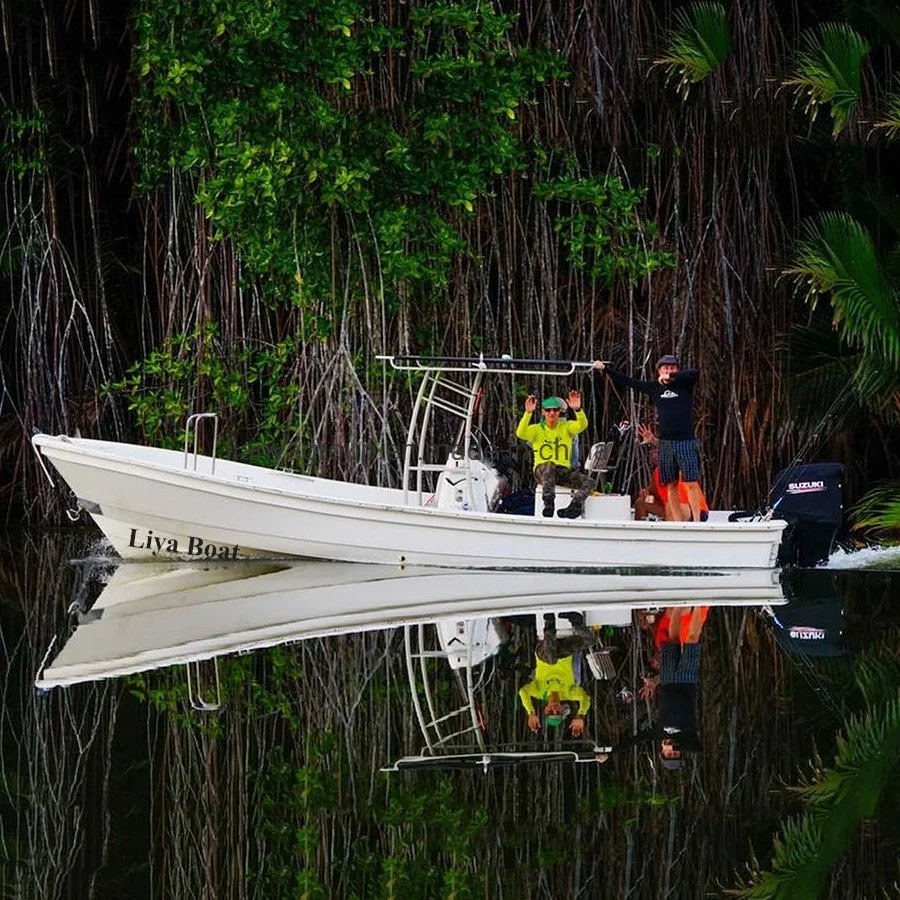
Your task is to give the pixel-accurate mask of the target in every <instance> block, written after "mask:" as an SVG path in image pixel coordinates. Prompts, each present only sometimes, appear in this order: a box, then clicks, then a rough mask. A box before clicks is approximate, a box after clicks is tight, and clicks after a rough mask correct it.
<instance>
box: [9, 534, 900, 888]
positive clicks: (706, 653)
mask: <svg viewBox="0 0 900 900" xmlns="http://www.w3.org/2000/svg"><path fill="white" fill-rule="evenodd" d="M93 541H94V537H93V533H88V532H74V531H57V532H52V533H32V534H22V533H16V534H10V535H7V536H6V538H5V540H4V541H3V542H2V544H3V549H2V558H0V626H2V640H3V652H4V660H5V665H6V668H5V674H6V677H5V679H4V692H3V704H2V709H3V716H2V720H0V721H2V725H0V731H2V744H0V746H2V751H3V756H2V761H3V782H2V784H3V788H2V791H0V808H2V818H0V822H2V842H3V855H2V857H3V862H2V863H0V866H2V868H0V873H2V884H3V891H0V896H4V897H5V896H10V897H23V898H32V897H33V898H41V900H45V898H56V897H60V898H62V897H72V898H84V897H102V898H107V897H117V898H120V897H121V898H128V897H135V898H137V897H179V898H180V897H208V898H220V897H235V898H238V897H241V898H242V897H254V898H257V897H258V898H273V897H304V896H305V897H332V896H333V897H348V898H349V897H359V898H370V897H398V898H405V897H450V896H453V897H469V896H472V897H476V896H477V897H491V898H493V897H508V898H522V897H534V898H544V897H546V898H556V897H560V898H562V897H603V898H605V897H616V898H618V897H635V898H638V897H647V898H656V897H686V898H693V897H702V896H721V895H722V894H723V892H724V890H725V889H726V888H730V887H734V886H736V885H737V884H738V883H739V881H740V879H741V878H742V877H744V876H746V874H747V871H748V869H747V867H748V865H751V864H752V862H753V859H754V856H755V858H756V859H758V860H759V863H760V864H761V865H762V866H763V867H768V866H769V864H770V860H771V856H772V841H773V836H774V834H775V833H776V831H777V829H778V828H779V825H780V823H781V822H782V821H783V820H784V819H785V818H786V817H787V816H789V815H792V814H793V815H796V814H799V813H800V812H802V806H801V804H800V802H799V800H798V799H797V796H796V794H795V793H792V792H790V791H789V790H787V787H788V786H790V785H797V784H799V783H800V782H801V780H802V779H803V778H804V777H807V776H808V775H809V773H810V767H809V762H810V760H813V759H815V758H816V755H817V754H818V756H819V758H820V759H821V761H822V763H823V764H824V765H829V764H830V763H831V762H832V760H833V759H834V753H835V734H836V732H837V731H838V730H839V729H840V728H841V727H842V724H843V723H845V722H846V721H847V719H848V717H851V716H854V715H861V714H863V713H864V712H865V711H866V709H867V700H866V697H865V696H864V695H863V693H862V692H861V691H860V689H859V687H858V678H859V673H860V668H861V667H864V668H865V669H866V671H867V672H868V673H869V675H868V676H867V677H871V673H872V672H873V671H875V672H878V671H881V672H883V673H888V674H886V675H885V677H891V676H890V675H889V673H891V672H894V671H896V668H893V669H892V668H891V666H892V665H894V666H896V657H897V648H898V640H897V635H898V633H900V632H898V629H900V572H898V571H897V569H898V568H900V557H898V556H894V557H891V556H890V555H888V554H884V553H874V554H870V556H871V559H870V560H864V561H866V562H867V563H868V564H869V565H870V566H879V567H880V568H875V567H870V568H853V569H850V568H840V569H838V568H830V569H828V570H826V571H818V572H815V573H811V574H810V573H799V574H798V575H796V576H795V577H792V578H790V579H788V580H787V582H786V590H787V592H788V593H789V594H790V595H792V598H793V599H792V600H791V603H790V604H789V605H788V606H786V607H781V606H779V607H777V608H773V610H772V611H773V612H774V618H773V617H772V616H771V615H769V614H768V613H766V612H764V611H760V610H758V609H748V608H716V609H713V610H712V612H711V613H710V617H709V619H708V621H707V623H706V626H705V629H704V632H703V636H702V639H701V647H702V659H701V668H700V683H699V698H700V699H699V721H700V737H701V741H702V752H699V753H695V754H689V755H686V756H685V763H684V766H683V768H682V769H681V770H680V771H677V772H673V771H669V770H667V769H665V768H664V767H663V766H662V765H661V760H660V758H659V756H658V754H657V749H656V745H655V744H653V743H647V744H642V745H640V746H638V747H637V748H635V749H631V750H622V752H619V753H616V754H614V755H613V756H612V757H611V758H610V759H609V760H608V761H607V762H606V763H604V764H602V765H600V764H597V763H596V762H589V763H581V764H575V763H573V762H559V761H556V762H547V761H545V762H542V763H540V764H537V765H527V766H526V765H517V766H508V767H498V768H496V770H491V771H488V772H484V771H483V770H482V769H479V770H477V771H473V770H466V769H452V768H446V769H438V768H430V769H428V770H422V771H401V772H391V773H388V772H384V771H382V769H383V768H385V767H387V766H389V765H390V764H392V763H393V762H395V761H396V760H398V759H400V758H402V757H405V756H408V755H410V754H416V753H418V752H419V751H420V750H421V748H422V746H423V744H424V739H423V736H422V733H421V730H420V727H419V725H418V720H417V717H416V714H415V709H414V707H413V703H412V692H411V690H410V681H409V677H408V671H407V665H406V656H405V652H404V640H403V632H402V629H393V630H390V631H381V632H369V633H364V634H356V635H349V636H340V637H333V638H327V639H321V640H312V641H306V642H303V643H296V644H293V645H291V646H285V647H279V648H276V649H270V650H264V651H258V652H255V653H252V654H246V655H243V656H236V657H231V658H228V659H223V660H220V662H219V666H218V672H219V676H220V678H221V695H222V701H223V702H222V706H221V708H220V709H219V710H217V711H214V712H206V713H203V712H197V711H195V710H194V709H192V708H191V705H190V704H189V703H188V700H187V684H186V678H185V669H184V667H183V666H179V667H174V668H170V669H164V670H161V671H156V672H152V673H148V674H147V675H144V676H137V677H129V678H120V679H117V680H113V681H103V682H96V683H93V684H87V685H77V686H73V687H69V688H64V689H63V688H58V689H54V690H53V691H50V692H47V693H42V694H39V693H38V692H36V691H35V689H34V686H33V683H34V678H35V675H36V673H37V672H38V671H39V670H40V669H41V668H42V663H43V661H44V658H45V655H46V654H47V651H48V647H50V645H51V642H52V641H54V640H55V641H56V642H57V643H56V645H55V646H54V649H53V650H52V651H51V652H50V655H49V658H52V657H53V655H55V652H56V651H57V649H58V646H59V644H60V643H61V642H62V641H63V640H65V638H66V637H67V635H68V634H69V633H70V631H71V628H72V625H73V623H74V615H73V613H72V612H70V611H69V610H70V608H72V604H73V603H76V604H77V605H78V606H80V607H82V608H87V607H89V606H90V604H91V603H92V602H93V600H94V599H95V598H96V596H97V595H98V594H99V593H100V591H101V590H102V588H103V585H104V582H105V580H106V579H107V578H108V577H109V574H110V572H111V571H112V568H113V567H112V565H110V564H106V565H100V566H94V567H93V572H92V573H90V574H89V576H88V577H85V569H86V566H85V565H84V564H73V563H72V562H71V561H72V560H74V559H84V558H85V557H86V556H90V555H91V552H92V550H93V548H94V544H93ZM858 561H859V560H858V559H846V558H835V559H833V560H832V565H833V566H844V567H846V566H850V565H855V564H856V563H857V562H858ZM560 577H563V576H560ZM685 599H690V598H685ZM252 601H253V598H252V597H249V598H248V600H247V602H252ZM210 615H211V617H213V618H214V614H213V613H210ZM504 634H505V635H506V636H507V637H509V638H510V640H509V643H508V644H507V646H506V647H505V648H504V651H503V653H502V654H501V655H500V657H498V658H495V659H493V660H492V661H491V662H489V663H488V664H486V665H485V666H483V667H480V668H479V669H478V672H477V674H476V681H477V684H476V688H477V691H478V698H479V699H478V707H477V715H478V721H479V724H480V725H481V726H482V728H483V730H482V739H483V740H487V741H488V742H489V743H491V744H492V746H496V747H498V748H503V749H516V748H517V749H519V750H523V749H524V750H529V751H541V752H546V753H551V752H558V751H561V750H571V751H574V752H576V753H578V754H581V756H582V757H585V756H587V757H590V756H591V755H592V748H593V747H594V746H595V745H617V744H621V743H622V742H623V741H625V740H626V739H627V738H628V737H629V736H630V735H632V733H633V732H634V731H635V730H639V729H644V728H648V727H651V724H652V723H653V722H654V721H655V717H656V713H655V703H654V704H651V703H646V702H643V701H641V700H639V699H637V697H636V694H637V688H638V687H639V685H640V676H641V674H642V673H644V672H648V671H649V669H648V666H649V665H650V662H651V657H652V655H653V648H652V641H651V640H650V637H649V635H645V634H643V633H642V632H641V631H640V630H638V629H635V628H631V627H627V628H621V627H617V628H607V629H606V630H605V631H604V632H603V633H602V640H603V642H604V644H605V645H606V646H607V647H608V648H609V650H610V653H609V659H610V664H611V666H612V670H613V672H614V675H613V677H612V678H610V679H608V680H595V679H593V678H591V677H590V676H589V675H588V674H587V673H584V674H583V675H582V684H584V685H585V686H586V690H588V692H589V694H590V696H591V698H592V707H591V709H590V711H589V713H588V715H587V717H586V729H585V736H584V739H582V740H580V741H579V740H573V739H572V738H571V735H570V734H569V733H567V732H562V731H560V729H554V728H546V727H542V729H541V731H540V732H539V733H538V734H537V735H531V733H530V732H529V731H528V728H527V724H526V715H525V712H524V711H523V709H522V708H521V706H520V703H519V698H518V689H519V688H520V687H521V686H522V685H523V684H525V683H526V682H527V681H528V679H529V677H530V668H531V664H532V662H533V658H534V649H535V641H536V639H537V635H536V633H535V629H534V627H533V626H531V625H529V624H528V622H527V621H526V620H521V619H517V618H511V619H508V620H507V621H506V622H505V623H504ZM879 667H880V668H879ZM423 671H424V672H425V674H426V675H427V677H428V678H429V679H430V682H431V688H432V700H433V702H434V704H435V707H436V708H437V707H440V708H456V707H458V706H459V696H460V695H459V694H458V692H459V690H460V686H461V682H460V681H459V679H457V678H456V677H455V676H454V675H453V673H452V672H451V670H450V668H449V666H447V664H446V662H445V661H444V660H439V659H431V660H428V661H427V662H426V664H425V668H424V670H423ZM198 674H199V675H200V677H201V680H202V683H201V691H206V692H207V694H206V695H207V697H210V696H211V693H210V692H212V691H213V688H214V681H213V678H214V672H213V670H212V668H211V667H209V666H207V667H204V668H202V669H201V670H200V671H199V673H198ZM463 686H464V685H463ZM889 689H892V690H893V691H894V692H896V684H894V685H893V686H889ZM870 699H871V698H870ZM420 700H421V703H422V704H425V702H426V701H425V699H422V698H420ZM468 721H469V720H467V719H466V717H465V716H462V717H461V719H460V722H461V726H460V729H459V730H460V731H465V727H466V724H467V722H468ZM445 733H446V729H445ZM466 741H469V742H470V743H472V742H473V741H474V737H473V735H472V734H470V733H467V734H462V735H460V736H459V738H458V739H454V740H453V741H451V742H450V743H452V744H453V745H454V746H456V747H463V746H464V745H465V743H466ZM896 784H897V777H896V769H895V771H894V777H893V785H894V790H895V793H894V795H893V796H894V799H896ZM888 802H890V801H889V800H885V799H883V800H882V804H881V806H880V807H879V808H878V809H876V811H875V812H874V813H873V814H872V815H868V816H866V817H865V818H864V821H863V823H862V825H861V826H860V827H859V828H858V829H857V830H856V833H855V834H854V836H853V838H852V840H851V841H850V842H849V849H848V851H847V852H846V853H845V854H844V855H843V856H842V858H841V861H840V863H839V865H838V867H837V868H836V869H835V870H834V871H835V874H834V875H833V878H832V881H831V883H830V888H829V894H828V895H829V896H834V897H876V896H881V895H882V892H883V891H884V890H886V889H888V888H889V887H890V885H891V884H892V883H893V882H894V881H895V880H896V879H897V878H898V872H897V864H896V857H897V852H896V851H897V846H898V845H897V840H898V829H897V816H896V805H893V807H892V809H893V811H891V810H888V811H885V808H884V806H885V804H886V803H888Z"/></svg>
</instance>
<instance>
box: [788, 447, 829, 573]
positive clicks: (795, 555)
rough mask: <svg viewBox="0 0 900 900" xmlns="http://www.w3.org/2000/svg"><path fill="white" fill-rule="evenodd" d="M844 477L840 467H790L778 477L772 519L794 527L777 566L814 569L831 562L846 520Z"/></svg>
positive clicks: (821, 464)
mask: <svg viewBox="0 0 900 900" xmlns="http://www.w3.org/2000/svg"><path fill="white" fill-rule="evenodd" d="M843 477H844V467H843V466H842V465H841V464H840V463H810V464H808V465H805V466H791V467H790V468H788V469H782V471H781V472H779V473H778V475H777V476H776V478H775V486H774V487H773V488H772V495H771V496H772V509H773V510H774V514H773V518H776V519H784V520H785V521H787V522H789V523H790V524H791V529H790V533H788V534H787V535H786V537H785V539H784V541H782V545H781V552H780V553H779V556H778V565H787V564H788V563H796V564H797V565H800V566H804V567H811V566H815V565H818V564H819V563H820V562H822V561H823V560H826V559H828V555H829V554H830V553H831V548H832V546H833V544H834V538H835V535H836V534H837V531H838V528H839V527H840V525H841V519H842V517H843V511H844V505H843V495H842V488H843Z"/></svg>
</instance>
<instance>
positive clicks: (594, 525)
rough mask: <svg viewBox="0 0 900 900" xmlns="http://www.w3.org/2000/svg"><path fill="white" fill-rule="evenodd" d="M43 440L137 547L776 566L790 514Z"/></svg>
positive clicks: (515, 563)
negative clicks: (669, 508) (576, 505)
mask: <svg viewBox="0 0 900 900" xmlns="http://www.w3.org/2000/svg"><path fill="white" fill-rule="evenodd" d="M34 443H35V445H36V446H37V447H38V448H39V449H40V451H41V453H42V455H43V456H45V457H46V458H48V459H49V460H50V461H51V462H52V464H53V466H54V467H55V468H56V469H57V470H58V471H59V473H60V474H61V475H62V477H63V478H64V479H65V481H66V482H67V483H68V485H69V486H70V487H71V488H72V490H73V491H74V492H75V494H76V496H77V497H78V498H79V502H80V503H81V505H82V506H83V507H84V508H85V509H87V510H88V511H89V512H90V513H91V515H92V516H93V518H94V519H95V521H96V522H97V524H98V526H99V527H100V528H101V530H102V531H103V532H104V534H105V535H106V537H107V538H108V539H109V540H110V542H111V543H112V545H113V547H114V548H115V549H116V551H117V552H118V553H120V554H121V555H123V556H125V557H128V558H146V557H154V556H155V557H156V558H157V559H158V558H160V557H163V558H164V557H165V556H166V555H167V554H168V555H171V554H172V553H177V554H180V555H182V556H184V555H191V556H200V555H205V557H206V558H212V557H216V558H220V559H224V558H233V557H232V556H231V555H228V556H223V555H222V553H223V551H224V550H227V551H228V553H229V554H231V553H233V554H234V556H235V557H236V558H238V559H241V558H246V557H259V556H264V557H280V556H290V557H305V558H312V559H326V560H337V561H343V562H366V563H383V564H390V565H417V566H418V565H424V566H429V565H433V566H450V567H456V568H475V569H492V568H501V569H522V568H523V567H526V568H530V567H534V568H541V569H546V568H566V567H579V568H580V567H588V568H600V567H610V566H653V567H657V566H658V567H666V568H679V569H683V568H771V567H772V566H774V565H775V560H776V557H777V553H778V547H779V544H780V541H781V533H782V530H783V528H784V525H785V523H784V522H781V521H777V520H773V521H769V522H754V523H728V522H706V523H703V522H696V523H695V522H635V521H630V520H622V521H619V520H615V521H587V520H575V521H569V520H561V519H535V518H530V517H526V516H503V515H498V514H495V513H480V512H469V511H457V510H445V509H434V508H429V507H413V506H404V505H403V504H402V492H401V491H395V490H387V489H380V488H373V487H367V486H365V485H345V484H343V483H340V482H333V481H328V480H327V479H317V478H309V477H305V476H296V475H286V474H285V473H278V472H272V471H270V470H267V469H262V468H259V467H256V466H248V465H243V464H239V463H233V462H228V461H225V460H219V461H217V463H216V466H215V471H214V472H213V471H212V468H213V467H212V460H209V459H208V458H204V457H201V458H200V461H199V463H198V469H199V471H195V470H193V469H186V468H184V467H183V464H182V454H179V453H175V452H173V451H165V450H154V449H153V448H142V447H136V446H134V445H129V444H115V443H109V442H103V441H88V440H83V439H78V438H65V437H50V436H47V435H37V436H35V438H34ZM150 532H152V534H151V533H150ZM191 538H193V539H194V543H193V544H192V543H191ZM157 539H158V541H159V543H157ZM210 547H214V548H215V551H214V552H213V553H212V555H211V554H210V552H209V549H208V548H210ZM174 548H177V549H174ZM198 548H202V549H199V552H194V551H197V550H198Z"/></svg>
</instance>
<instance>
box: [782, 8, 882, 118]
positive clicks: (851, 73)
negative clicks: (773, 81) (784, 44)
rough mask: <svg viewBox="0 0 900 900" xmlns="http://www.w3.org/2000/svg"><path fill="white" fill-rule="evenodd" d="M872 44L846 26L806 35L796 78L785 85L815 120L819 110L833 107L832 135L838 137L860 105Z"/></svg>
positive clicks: (827, 25)
mask: <svg viewBox="0 0 900 900" xmlns="http://www.w3.org/2000/svg"><path fill="white" fill-rule="evenodd" d="M868 52H869V44H868V42H867V41H866V39H865V38H864V37H862V35H860V34H858V33H857V32H856V31H854V30H853V29H852V28H851V27H850V26H849V25H847V24H846V23H844V22H825V23H823V24H821V25H818V26H817V27H816V28H813V29H809V30H807V31H806V32H804V34H803V50H802V51H801V52H800V53H799V54H798V55H797V60H796V64H795V68H794V74H793V76H792V77H791V78H789V79H787V80H786V81H785V82H784V83H785V85H787V86H789V87H792V88H793V89H794V92H795V95H796V97H798V98H801V97H805V98H806V107H805V112H806V113H807V114H810V115H811V117H812V119H813V120H815V117H816V114H817V113H818V111H819V107H820V106H823V105H825V104H829V105H830V107H831V120H832V123H833V128H832V134H833V135H838V134H840V132H841V131H843V130H844V128H846V127H847V123H848V122H849V121H850V117H851V116H852V115H853V111H854V110H855V109H856V105H857V103H859V99H860V95H861V90H862V88H861V85H862V63H863V59H864V58H865V56H866V54H867V53H868Z"/></svg>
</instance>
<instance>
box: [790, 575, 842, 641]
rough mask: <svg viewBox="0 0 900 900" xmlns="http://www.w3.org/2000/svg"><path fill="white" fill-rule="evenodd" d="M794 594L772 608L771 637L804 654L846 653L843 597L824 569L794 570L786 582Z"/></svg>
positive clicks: (832, 578) (831, 576)
mask: <svg viewBox="0 0 900 900" xmlns="http://www.w3.org/2000/svg"><path fill="white" fill-rule="evenodd" d="M789 587H790V588H791V590H792V592H793V593H794V596H793V597H792V598H791V602H790V603H789V604H788V605H787V606H779V607H776V608H775V610H774V611H773V618H774V625H775V629H774V634H775V638H776V640H777V641H778V643H779V644H781V646H782V647H784V649H785V650H787V651H788V652H789V653H793V654H803V655H805V656H820V657H826V656H832V657H837V656H846V655H847V649H846V647H845V646H844V642H843V637H842V634H843V625H844V614H843V601H842V600H841V596H840V594H839V592H838V590H837V588H836V587H835V585H834V575H833V573H832V572H829V571H828V570H826V569H819V570H818V571H815V572H799V571H798V572H795V573H794V574H793V576H792V578H791V584H790V585H789Z"/></svg>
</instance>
